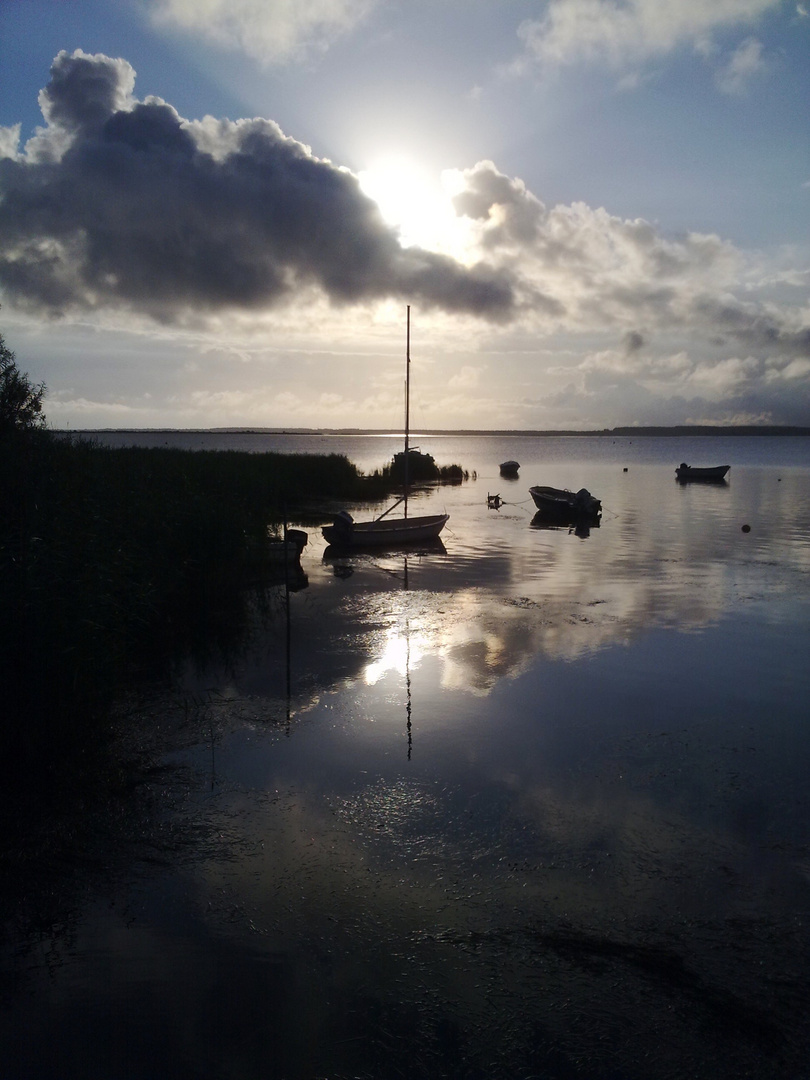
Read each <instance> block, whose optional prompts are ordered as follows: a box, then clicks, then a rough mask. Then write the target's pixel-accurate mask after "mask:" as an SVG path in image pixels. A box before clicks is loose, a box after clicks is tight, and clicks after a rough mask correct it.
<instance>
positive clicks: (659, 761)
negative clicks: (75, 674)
mask: <svg viewBox="0 0 810 1080" xmlns="http://www.w3.org/2000/svg"><path fill="white" fill-rule="evenodd" d="M114 438H116V437H114V436H106V437H105V439H108V440H110V441H113V440H114ZM118 438H121V439H122V440H123V441H135V438H134V437H118ZM151 438H152V441H153V442H156V443H158V444H162V443H164V442H170V441H172V440H174V441H177V443H178V444H181V445H200V446H203V445H205V446H211V445H227V446H233V447H234V448H238V449H253V450H260V449H285V450H290V451H297V452H318V453H321V452H323V451H324V450H332V449H334V450H335V451H336V452H346V453H348V455H349V456H350V457H351V458H352V460H354V461H355V462H357V464H358V465H360V467H361V468H364V469H372V468H375V467H378V466H379V465H382V464H383V463H384V462H385V461H387V460H388V459H389V458H390V456H391V453H393V451H394V450H395V449H397V448H398V446H397V440H393V439H384V438H377V439H372V438H365V439H363V438H353V439H338V438H336V437H327V436H311V437H307V438H297V439H293V437H266V436H245V435H242V436H218V437H216V438H214V437H212V436H203V435H200V436H192V435H188V434H182V435H181V434H176V435H174V436H168V435H155V436H152V437H151ZM195 440H199V442H196V443H195ZM212 440H213V442H212ZM262 440H264V441H262ZM415 441H416V442H417V443H418V444H419V445H420V447H421V449H423V450H427V451H429V452H431V453H433V454H434V456H435V457H436V459H437V461H439V463H441V464H445V463H450V462H458V463H460V464H462V465H463V466H464V467H465V468H467V469H469V470H471V471H474V472H475V474H476V478H475V479H471V480H470V481H468V482H466V483H464V484H462V485H459V486H457V487H444V488H441V489H439V490H437V491H434V492H431V493H426V494H423V495H420V496H418V497H417V499H416V502H417V504H418V506H419V509H422V508H424V509H426V510H427V509H430V510H431V511H433V510H436V511H438V510H442V509H446V510H447V511H448V512H449V514H450V521H449V524H448V526H447V528H446V530H445V532H444V533H443V537H442V539H443V544H442V545H440V546H439V548H438V549H437V550H431V551H424V552H411V553H409V554H407V555H404V554H402V553H387V554H386V553H378V554H375V555H373V556H367V555H354V556H350V557H345V556H340V555H334V554H333V553H331V552H330V551H329V550H327V549H326V547H325V543H324V542H323V540H322V539H321V538H320V536H319V535H318V533H317V531H316V530H312V529H310V543H309V546H308V547H307V548H306V549H305V552H304V555H303V558H302V565H303V569H304V571H305V573H306V578H307V584H306V587H304V588H301V589H299V590H298V591H296V592H293V593H292V594H291V595H290V597H289V620H288V619H287V617H286V612H287V607H286V604H285V598H284V594H283V590H282V589H281V588H278V589H276V590H271V592H270V596H269V604H268V606H265V607H263V608H259V607H258V606H257V610H256V616H255V627H254V631H253V634H252V636H251V637H250V639H249V643H248V645H247V646H246V647H245V649H244V650H243V651H242V652H241V653H240V655H239V656H238V658H237V659H235V660H232V661H231V662H229V663H228V664H227V665H225V664H223V665H220V666H214V667H208V668H204V669H200V668H199V667H195V666H193V665H192V664H191V663H189V664H188V666H187V668H186V670H184V671H183V672H181V673H179V674H178V681H177V685H176V686H175V687H174V688H173V690H172V692H171V693H170V694H169V695H163V696H156V697H155V698H154V700H151V701H149V702H147V703H145V704H141V705H139V706H138V707H137V708H133V710H132V713H131V715H130V716H129V717H128V721H127V722H128V724H129V725H130V728H131V730H132V731H133V732H138V731H154V730H155V729H157V730H159V732H160V738H161V739H163V752H162V755H161V757H160V760H159V762H158V767H157V769H156V771H155V773H154V775H153V776H152V777H151V779H150V782H149V783H147V784H144V785H141V786H140V787H139V789H138V791H137V792H136V793H135V794H133V796H132V798H131V800H130V801H129V802H126V801H125V800H122V804H121V807H120V809H119V811H118V817H117V818H115V820H111V819H110V818H109V816H107V817H105V818H104V820H99V819H98V818H97V817H93V816H90V817H89V818H88V820H87V822H86V831H85V834H84V836H83V841H82V845H81V851H79V852H77V853H76V854H75V857H74V856H71V857H70V858H69V859H68V858H67V856H63V857H62V859H61V860H60V857H59V852H58V850H56V851H55V855H54V859H53V865H52V866H48V867H45V868H43V869H42V873H41V879H40V885H39V887H40V889H41V890H42V893H43V895H47V896H48V897H49V901H48V903H47V904H46V903H45V902H44V901H43V899H42V897H41V896H35V897H32V905H33V906H34V907H36V906H37V905H39V906H40V907H41V908H43V909H44V910H46V912H47V918H46V917H43V918H42V919H41V920H40V924H39V927H38V929H32V927H36V926H37V924H36V920H35V919H34V918H33V916H32V917H31V918H30V920H29V922H28V923H27V924H26V926H25V927H24V930H23V929H20V930H19V932H18V933H17V936H16V938H15V937H12V938H11V939H10V940H11V943H12V947H11V948H10V949H9V950H8V952H7V956H6V959H5V962H4V965H3V971H4V974H5V980H6V986H7V988H8V989H7V992H6V993H5V994H4V995H3V999H2V1007H3V1012H2V1020H0V1035H2V1047H3V1059H4V1060H3V1066H2V1075H3V1076H4V1077H9V1078H41V1077H42V1078H44V1077H86V1078H113V1077H115V1078H119V1077H132V1078H145V1077H150V1078H151V1077H155V1078H158V1077H177V1078H186V1077H189V1078H199V1080H208V1078H234V1080H237V1078H238V1080H253V1078H260V1077H261V1078H279V1080H282V1078H286V1080H310V1078H311V1080H315V1078H321V1077H328V1078H330V1080H342V1078H349V1077H362V1078H386V1080H387V1078H389V1077H453V1078H464V1080H468V1078H479V1077H480V1078H504V1080H518V1078H529V1077H542V1078H545V1080H556V1078H568V1077H586V1078H606V1080H607V1078H611V1080H636V1078H638V1080H644V1078H647V1080H649V1078H658V1077H661V1078H669V1077H672V1078H682V1077H723V1078H725V1077H728V1078H731V1077H735V1078H737V1077H757V1078H759V1077H765V1078H770V1077H773V1078H777V1077H778V1078H785V1077H788V1078H797V1080H798V1078H803V1077H807V1076H808V1075H810V1071H808V1067H807V1065H806V1062H807V1060H808V1052H810V1026H809V1025H808V1019H807V1000H808V992H810V963H808V958H809V957H810V852H808V834H809V833H810V824H809V823H810V816H809V815H808V810H809V809H810V807H809V806H808V802H809V801H810V799H808V788H807V776H808V768H809V767H810V730H809V729H808V719H807V715H808V713H807V700H808V691H809V690H810V676H809V675H808V665H807V658H808V653H809V652H810V650H808V645H810V618H808V615H810V589H808V585H810V440H807V439H790V438H747V439H746V438H706V439H702V440H699V439H660V440H658V439H655V440H653V439H649V438H640V439H636V440H630V439H621V440H619V439H617V440H613V439H611V438H601V439H589V438H580V439H577V438H568V439H565V438H548V439H520V438H513V439H496V438H489V439H487V438H473V437H469V438H457V437H453V438H449V437H448V438H438V437H434V438H424V439H417V440H415ZM506 458H516V459H517V460H519V461H520V462H521V470H520V477H519V479H518V480H515V481H510V480H505V479H503V478H501V477H500V476H499V475H498V468H497V464H498V462H499V461H501V460H504V459H506ZM680 461H688V462H690V463H692V464H706V465H709V464H720V463H723V464H726V463H729V464H731V466H732V468H731V472H730V474H729V481H728V482H727V483H726V484H724V485H720V486H717V485H697V484H695V485H687V486H679V485H678V484H677V483H676V481H675V476H674V468H675V466H676V465H677V464H678V463H679V462H680ZM535 483H538V484H544V483H545V484H552V485H554V486H558V487H569V488H572V489H577V488H579V487H582V486H586V487H588V488H589V490H591V491H592V492H593V493H594V494H596V495H597V496H598V497H600V498H601V500H602V503H603V507H604V513H603V518H602V522H601V526H600V527H599V528H594V529H592V530H591V531H590V533H589V534H588V535H587V536H578V535H576V534H575V533H573V532H572V531H570V530H569V529H567V528H561V529H559V528H558V529H548V528H543V527H540V525H539V523H538V522H536V521H535V519H534V507H533V504H532V503H531V500H530V497H529V494H528V488H529V486H530V485H532V484H535ZM494 493H498V494H500V496H501V498H502V499H503V500H504V505H503V506H502V507H501V509H500V510H498V511H495V510H492V509H489V508H488V506H487V495H488V494H494ZM350 509H352V511H353V512H354V513H355V515H356V516H358V517H360V516H363V515H364V514H367V513H368V511H366V510H362V509H357V508H350ZM414 512H416V507H414ZM744 525H745V526H749V527H750V531H749V530H747V531H743V526H744ZM66 864H67V865H66Z"/></svg>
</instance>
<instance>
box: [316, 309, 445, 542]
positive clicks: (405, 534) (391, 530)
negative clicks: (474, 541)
mask: <svg viewBox="0 0 810 1080" xmlns="http://www.w3.org/2000/svg"><path fill="white" fill-rule="evenodd" d="M406 335H407V336H406V346H405V457H404V462H405V490H404V494H403V496H402V498H401V499H397V501H396V502H395V503H394V504H393V505H392V506H389V507H388V509H387V510H386V511H385V512H384V513H383V514H380V516H379V517H377V518H374V520H373V521H355V520H354V519H353V518H352V516H351V514H349V513H347V512H346V511H345V510H341V512H340V513H339V514H336V515H335V518H334V520H333V522H332V524H331V525H325V526H324V527H323V529H322V530H321V531H322V533H323V535H324V537H325V538H326V540H327V541H328V542H329V543H330V544H333V545H334V546H335V547H341V548H353V547H354V548H365V547H402V546H404V545H406V544H416V543H424V542H425V541H426V540H435V539H437V537H438V535H439V533H440V532H441V531H442V529H443V528H444V526H445V525H446V524H447V521H448V519H449V517H450V515H449V514H423V515H422V516H420V517H408V461H409V458H410V453H411V448H410V442H409V439H410V399H411V306H410V304H408V308H407V331H406ZM401 504H404V506H403V514H402V516H401V517H389V516H388V515H389V514H390V513H391V511H392V510H395V509H396V508H397V507H398V506H400V505H401Z"/></svg>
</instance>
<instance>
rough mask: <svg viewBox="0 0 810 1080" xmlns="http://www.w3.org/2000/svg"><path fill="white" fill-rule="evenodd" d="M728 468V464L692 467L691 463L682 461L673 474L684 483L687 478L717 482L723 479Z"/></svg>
mask: <svg viewBox="0 0 810 1080" xmlns="http://www.w3.org/2000/svg"><path fill="white" fill-rule="evenodd" d="M730 468H731V466H730V465H711V466H709V467H708V468H694V467H693V466H692V465H687V464H686V462H685V461H682V462H681V463H680V465H679V466H678V468H677V469H676V470H675V475H676V476H677V477H678V479H679V480H680V481H681V483H686V482H687V481H689V480H703V481H709V482H711V481H714V482H715V483H717V482H718V481H720V480H725V477H726V473H727V472H728V470H729V469H730Z"/></svg>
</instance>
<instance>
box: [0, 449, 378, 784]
mask: <svg viewBox="0 0 810 1080" xmlns="http://www.w3.org/2000/svg"><path fill="white" fill-rule="evenodd" d="M381 483H382V482H381V480H380V479H379V478H376V479H366V478H364V477H362V476H361V475H360V474H359V473H358V471H357V469H356V468H355V466H354V465H352V464H351V463H350V462H349V461H348V460H347V459H346V458H345V457H342V456H339V455H329V456H321V457H316V456H310V455H282V454H248V453H241V452H235V451H210V452H209V451H193V452H192V451H183V450H173V449H146V448H123V449H111V448H108V447H102V446H99V445H97V444H94V443H92V442H88V441H81V440H75V439H67V438H64V437H58V436H55V435H54V434H52V433H49V432H46V431H32V432H11V433H9V434H8V435H6V436H4V437H3V438H2V440H0V648H1V650H2V651H1V652H0V678H2V686H3V696H4V707H5V711H6V716H7V719H6V722H5V723H4V724H3V725H2V728H1V729H0V748H2V750H3V760H4V761H5V763H6V765H9V763H11V762H19V761H20V760H21V759H23V758H25V759H32V760H43V761H44V760H46V759H47V760H51V761H53V760H55V759H56V758H58V756H59V755H60V754H61V753H63V752H70V751H72V750H75V749H77V748H79V749H80V748H81V747H82V746H83V745H86V743H87V740H88V737H89V736H90V735H92V736H93V737H94V738H96V737H98V736H99V735H100V734H101V733H102V732H103V730H104V724H105V717H106V716H107V713H108V710H109V707H110V705H111V703H112V701H113V699H114V698H115V695H116V693H117V692H118V690H119V689H120V687H121V685H122V684H123V682H124V681H125V680H126V679H128V678H129V677H131V675H132V674H133V672H138V671H141V672H143V671H150V672H152V673H155V672H161V671H163V672H164V673H165V671H166V670H167V669H168V668H169V667H170V666H171V663H172V660H173V658H177V657H179V656H180V655H182V654H183V653H187V652H188V651H189V650H193V648H194V647H195V644H196V643H199V642H202V641H205V640H210V632H211V631H212V629H213V628H214V626H215V624H216V625H218V626H221V625H223V624H225V625H227V624H229V623H230V624H231V625H233V624H235V623H238V621H239V614H240V603H241V599H240V598H241V597H242V595H243V589H242V586H243V585H244V583H245V582H246V581H247V580H255V579H256V577H257V574H259V575H260V572H261V567H262V551H263V546H264V544H265V543H266V540H267V534H268V526H271V527H272V526H273V525H274V524H276V525H277V524H279V523H280V522H281V521H282V519H283V518H284V516H285V515H288V516H291V517H292V516H295V515H298V516H299V517H301V516H303V515H304V514H305V512H306V509H307V508H313V507H315V508H317V507H319V506H320V507H322V508H324V509H325V508H327V507H328V505H329V503H330V501H336V500H337V501H339V500H346V501H349V500H361V499H363V498H366V497H368V498H372V497H379V496H380V495H381V494H383V492H382V490H381ZM324 516H325V513H324V512H322V513H321V518H323V517H324Z"/></svg>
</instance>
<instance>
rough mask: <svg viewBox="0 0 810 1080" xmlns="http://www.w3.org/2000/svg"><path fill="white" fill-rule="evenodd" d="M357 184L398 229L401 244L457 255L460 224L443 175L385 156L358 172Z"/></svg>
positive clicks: (403, 158) (460, 237)
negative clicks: (435, 174)
mask: <svg viewBox="0 0 810 1080" xmlns="http://www.w3.org/2000/svg"><path fill="white" fill-rule="evenodd" d="M358 180H359V181H360V187H361V188H362V190H363V191H364V192H365V194H366V195H368V196H369V198H371V199H373V200H374V202H376V203H377V205H378V206H379V208H380V213H381V214H382V216H383V217H384V218H385V220H386V221H387V222H388V224H389V225H393V226H394V227H395V228H396V229H397V230H398V231H399V236H400V242H401V243H402V246H403V247H413V246H418V247H422V248H426V249H428V250H430V251H441V252H443V253H445V254H453V255H454V256H455V257H460V255H461V252H460V251H459V247H460V244H462V236H461V234H462V226H461V222H460V219H459V218H458V216H457V215H456V213H455V211H454V209H453V204H452V201H451V190H450V188H449V187H448V185H447V184H446V182H444V177H443V175H440V176H432V175H431V174H430V172H429V171H428V170H427V169H425V168H424V167H422V166H421V165H419V164H417V163H416V162H415V161H414V160H413V159H412V158H409V157H406V156H404V155H389V156H387V157H383V158H379V159H378V160H376V161H374V162H373V163H372V164H371V165H369V167H368V168H367V169H362V170H361V171H360V172H359V173H358Z"/></svg>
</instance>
